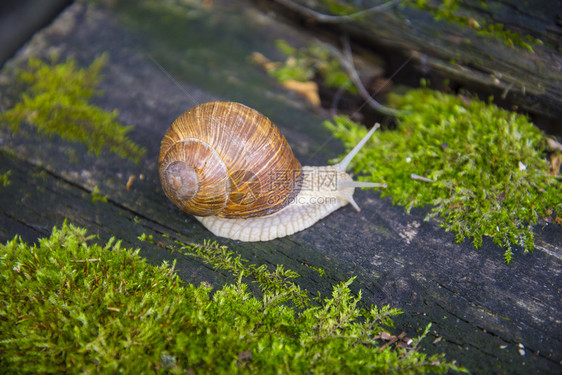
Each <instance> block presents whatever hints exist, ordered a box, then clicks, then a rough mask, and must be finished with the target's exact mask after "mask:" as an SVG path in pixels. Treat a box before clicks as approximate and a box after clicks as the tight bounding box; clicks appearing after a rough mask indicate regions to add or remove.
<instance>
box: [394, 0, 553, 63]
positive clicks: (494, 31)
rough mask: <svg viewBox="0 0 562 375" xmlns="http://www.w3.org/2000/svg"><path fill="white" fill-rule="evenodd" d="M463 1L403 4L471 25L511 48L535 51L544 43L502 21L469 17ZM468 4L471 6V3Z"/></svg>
mask: <svg viewBox="0 0 562 375" xmlns="http://www.w3.org/2000/svg"><path fill="white" fill-rule="evenodd" d="M462 3H463V0H441V1H437V2H435V1H429V0H405V1H404V2H403V4H406V5H410V6H413V7H416V8H418V9H422V10H424V11H427V12H429V13H431V14H432V15H433V17H434V18H435V19H436V20H446V21H448V22H452V23H456V24H458V25H461V26H464V27H469V28H471V29H474V30H476V32H477V33H478V34H479V35H486V36H490V37H496V38H501V39H503V41H504V42H505V45H506V46H508V47H511V48H514V47H516V46H517V47H521V48H524V49H526V50H528V51H529V52H532V53H534V52H535V51H534V49H533V47H534V46H537V45H542V44H543V42H542V40H540V39H537V38H533V37H532V36H530V35H522V34H519V33H516V32H514V31H511V30H508V29H506V28H505V27H504V25H502V24H501V23H497V22H486V21H485V20H483V19H481V20H476V19H475V18H473V17H467V16H466V15H464V14H463V12H462V11H459V8H460V5H461V4H462ZM479 3H480V5H481V6H483V7H487V5H486V2H485V1H479ZM466 6H467V7H471V5H469V4H467V5H466Z"/></svg>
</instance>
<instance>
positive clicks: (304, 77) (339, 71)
mask: <svg viewBox="0 0 562 375" xmlns="http://www.w3.org/2000/svg"><path fill="white" fill-rule="evenodd" d="M277 48H278V49H279V50H280V51H281V52H283V53H284V54H285V55H287V60H285V62H284V63H282V64H280V65H279V66H275V67H273V68H272V69H270V70H268V73H269V74H270V75H272V76H273V77H275V78H276V79H277V80H278V81H280V82H285V81H289V80H294V81H300V82H306V81H311V80H313V79H315V78H316V77H318V78H319V79H320V80H321V81H322V83H323V84H324V85H325V86H326V87H331V88H335V89H340V88H343V89H345V90H347V91H349V92H350V93H352V94H356V93H357V89H356V87H355V85H354V84H353V82H352V81H351V79H350V78H349V77H348V75H347V74H346V72H345V71H344V69H343V67H342V66H341V63H340V62H339V60H338V59H336V58H335V57H333V56H332V55H331V54H330V51H328V50H327V49H326V48H323V47H321V46H315V45H312V46H310V47H307V48H294V47H292V46H290V45H289V44H287V42H285V41H284V40H278V41H277Z"/></svg>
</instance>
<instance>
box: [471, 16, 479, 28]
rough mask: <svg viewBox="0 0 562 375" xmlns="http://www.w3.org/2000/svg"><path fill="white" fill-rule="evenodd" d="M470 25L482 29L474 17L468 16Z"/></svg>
mask: <svg viewBox="0 0 562 375" xmlns="http://www.w3.org/2000/svg"><path fill="white" fill-rule="evenodd" d="M468 26H470V27H473V28H475V29H480V24H479V23H478V21H476V20H475V19H474V18H472V17H468Z"/></svg>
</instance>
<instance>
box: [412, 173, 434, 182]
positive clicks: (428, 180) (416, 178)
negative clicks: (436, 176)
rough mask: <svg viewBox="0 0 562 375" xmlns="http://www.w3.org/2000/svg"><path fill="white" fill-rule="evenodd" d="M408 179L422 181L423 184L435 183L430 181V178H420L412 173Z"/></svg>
mask: <svg viewBox="0 0 562 375" xmlns="http://www.w3.org/2000/svg"><path fill="white" fill-rule="evenodd" d="M410 178H412V179H413V180H419V181H424V182H435V180H432V179H431V178H427V177H424V176H420V175H417V174H415V173H412V174H411V175H410Z"/></svg>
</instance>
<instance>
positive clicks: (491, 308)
mask: <svg viewBox="0 0 562 375" xmlns="http://www.w3.org/2000/svg"><path fill="white" fill-rule="evenodd" d="M182 12H183V13H182ZM279 38H283V39H286V40H300V41H301V42H302V41H303V40H307V39H308V38H309V36H308V35H306V34H302V32H300V31H298V30H297V29H295V28H294V27H292V26H291V25H289V24H284V23H282V22H279V21H276V20H275V19H272V18H270V17H269V16H268V15H267V14H264V13H261V12H260V11H258V10H256V9H254V8H251V7H249V3H246V2H244V1H234V2H228V5H224V3H222V2H217V1H215V6H214V7H213V8H210V9H206V8H196V9H182V8H181V7H180V8H178V9H166V8H162V9H158V10H155V9H152V8H143V7H142V6H140V5H126V4H125V5H117V6H115V7H113V8H111V7H110V8H106V7H104V6H97V5H87V4H84V3H75V4H74V5H72V6H71V7H69V8H68V9H67V10H66V11H65V12H64V13H63V14H62V15H61V16H60V17H58V18H57V19H56V20H55V22H54V23H53V24H52V25H50V26H49V27H47V28H46V29H44V30H43V31H41V32H40V33H38V34H37V35H36V36H35V37H34V38H33V40H32V41H31V42H30V43H28V44H27V45H26V46H25V47H24V48H23V49H21V50H20V52H19V53H18V55H17V56H16V57H15V58H14V59H13V60H11V61H10V62H9V63H8V64H7V65H6V66H5V67H4V69H3V70H2V72H1V75H0V92H1V93H2V101H1V102H0V105H1V109H5V108H7V107H9V106H10V105H12V104H13V101H14V100H15V99H17V92H16V86H17V85H16V84H15V83H14V76H13V68H14V67H18V66H23V65H24V64H25V62H26V60H27V58H28V57H29V56H32V55H33V56H39V57H46V56H48V55H49V54H50V53H52V52H53V51H56V52H57V53H59V54H60V55H61V57H62V59H61V60H64V58H66V57H73V58H75V59H77V60H78V61H79V62H80V64H82V65H84V66H86V65H88V64H90V63H91V61H92V60H93V59H94V58H95V57H96V56H99V55H100V54H101V53H103V52H105V51H107V52H108V53H109V62H108V65H107V67H106V68H105V69H104V71H103V73H104V79H103V81H102V83H101V87H100V88H101V90H103V94H102V95H101V96H99V97H97V98H96V99H95V103H96V104H97V105H100V106H101V107H103V108H105V109H107V110H113V109H115V108H116V109H118V110H119V113H120V115H119V118H120V120H121V122H123V123H126V124H134V125H135V129H134V130H133V132H132V133H131V138H132V139H133V140H134V141H136V142H137V143H139V144H140V145H142V146H143V147H145V148H146V149H147V153H146V155H145V156H144V157H143V158H142V159H141V161H140V162H139V163H138V164H135V163H133V162H128V161H124V160H122V159H119V158H118V157H116V156H114V155H112V154H109V153H107V152H103V153H102V154H101V155H100V156H99V157H95V156H94V155H92V154H88V153H86V150H85V148H84V147H83V146H81V145H79V144H74V143H71V142H66V141H63V140H61V139H59V138H57V137H53V138H47V137H44V136H42V135H39V134H37V133H36V131H35V130H34V129H32V128H30V127H29V126H26V125H24V126H22V129H21V130H20V132H19V133H18V134H16V135H13V134H11V133H10V131H9V130H8V129H7V128H5V127H0V172H5V171H6V170H11V171H12V174H11V177H10V179H11V180H12V184H11V185H10V186H8V187H5V188H1V190H0V241H2V242H4V241H6V240H8V239H11V238H13V236H14V235H16V234H19V235H20V236H22V237H23V238H24V239H25V240H28V241H35V240H36V239H37V238H38V237H42V236H46V235H48V234H49V232H50V230H51V228H52V226H53V225H60V224H61V223H62V221H63V220H64V219H65V218H68V220H69V221H70V222H72V223H74V224H76V225H80V226H85V227H87V228H88V229H89V231H90V233H95V234H99V236H100V238H101V240H105V239H107V238H109V237H111V236H116V237H118V238H121V239H123V242H124V245H126V246H130V247H133V248H138V247H140V248H141V254H142V255H143V256H145V257H146V258H147V259H148V261H149V262H151V263H153V264H159V263H161V262H162V260H168V261H170V260H172V259H177V261H178V264H177V266H176V269H177V270H178V272H179V274H180V275H181V277H182V278H183V279H184V280H186V281H190V282H195V283H198V282H201V281H204V280H205V281H210V282H211V283H214V284H215V285H220V284H221V283H223V282H225V281H229V280H230V278H229V276H228V275H226V274H223V273H222V272H216V271H214V270H212V269H210V268H209V267H208V266H205V265H204V264H202V263H200V262H198V261H196V260H193V259H191V258H187V257H182V256H180V255H177V254H173V255H172V254H170V252H168V251H166V250H164V249H162V248H160V247H158V246H156V245H150V244H147V243H144V242H140V241H139V240H138V239H137V237H138V236H139V235H141V234H142V233H146V234H152V235H154V236H155V238H156V239H158V238H161V237H160V236H161V235H162V234H167V235H169V236H171V237H172V238H173V239H178V240H182V241H188V242H201V241H202V240H204V239H216V240H217V241H219V242H220V243H222V244H225V245H227V246H229V248H230V249H232V250H234V251H236V252H239V253H240V254H242V256H243V257H244V258H246V259H249V260H250V261H252V262H255V263H258V264H263V263H265V264H272V265H273V264H283V265H285V266H286V267H287V268H290V269H293V270H295V271H297V272H299V273H300V274H301V275H303V277H302V278H301V280H302V285H303V287H305V288H307V289H309V290H311V291H320V292H321V293H322V294H323V295H326V294H328V293H329V292H330V290H331V285H332V284H333V283H335V282H339V281H342V280H347V279H348V278H350V277H352V276H357V279H356V281H355V283H354V284H353V285H352V286H353V289H354V290H355V291H358V290H362V293H363V299H364V301H365V302H366V303H367V304H376V305H383V304H391V305H392V306H394V307H400V308H402V309H403V310H404V311H405V314H403V315H402V316H400V317H399V318H397V319H396V325H397V329H398V330H402V329H403V330H406V331H407V333H408V334H409V335H411V336H415V335H416V334H418V333H419V330H420V329H421V328H423V327H425V325H426V324H427V323H428V322H432V323H433V326H432V331H431V335H430V337H429V338H428V339H427V341H426V343H425V350H426V351H428V352H445V353H446V354H447V359H449V360H453V359H456V360H457V361H458V363H460V364H461V365H464V366H467V367H468V368H469V369H470V370H472V371H473V373H478V374H482V373H491V374H494V373H504V374H507V373H510V374H532V373H536V374H539V373H553V374H554V373H559V372H560V371H561V369H562V368H561V365H560V363H561V361H562V350H561V348H562V343H561V340H562V326H561V321H562V313H561V311H562V303H561V295H562V293H561V292H562V291H561V286H562V285H561V278H560V273H561V271H562V229H561V228H560V227H559V226H552V225H544V223H542V224H541V225H539V226H538V227H537V228H536V231H537V242H536V243H537V248H536V250H535V252H534V253H533V254H522V253H521V252H520V251H518V252H516V254H515V256H514V259H513V261H512V263H511V264H510V265H506V264H505V263H504V262H503V260H502V254H503V250H501V249H499V248H498V247H497V246H496V245H494V244H493V243H492V242H491V241H489V240H485V241H484V245H483V247H482V249H480V250H478V251H476V250H474V248H473V247H472V245H471V243H470V242H469V241H465V242H463V243H460V244H457V243H455V241H454V235H453V234H451V233H447V232H445V231H444V230H443V229H442V228H440V227H439V223H438V222H436V221H430V222H424V220H423V219H424V217H425V214H426V212H427V211H426V210H424V209H416V210H413V212H412V213H411V214H406V213H405V212H404V210H403V209H402V208H401V207H395V206H392V204H391V200H390V199H388V198H385V199H381V198H380V197H379V194H378V193H376V192H373V191H358V192H356V196H355V198H356V201H357V202H358V204H359V205H360V206H361V208H362V211H361V212H360V213H357V212H355V211H354V210H353V209H352V208H351V207H345V208H343V209H341V210H339V211H337V212H336V213H334V214H332V215H331V216H329V217H327V218H326V219H324V220H322V221H321V222H320V223H318V224H317V225H315V226H314V227H312V228H310V229H308V230H306V231H303V232H300V233H297V234H295V235H293V236H289V237H286V238H283V239H279V240H274V241H270V242H264V243H240V242H237V241H230V240H227V239H222V238H214V237H213V236H212V235H211V234H210V233H209V232H207V231H206V230H205V229H204V228H203V227H202V226H201V225H200V224H199V223H198V222H197V221H196V220H194V219H193V218H191V217H190V216H189V215H187V214H184V213H182V212H180V211H179V210H178V209H176V208H175V207H173V206H172V204H171V203H170V202H169V201H168V200H167V199H166V197H165V196H164V194H163V193H162V190H161V187H160V183H159V181H158V176H157V165H156V162H157V154H158V148H159V143H160V139H161V137H162V135H163V134H164V132H165V130H166V128H167V127H168V126H169V124H170V123H171V122H172V121H173V120H174V119H175V118H176V117H177V116H178V115H179V114H181V113H182V112H183V111H185V110H186V109H187V108H189V107H191V106H193V105H195V104H197V103H200V102H204V101H207V100H213V99H224V100H235V101H239V102H243V103H245V104H247V105H250V106H252V107H254V108H256V109H258V110H259V111H261V112H262V113H264V114H266V115H267V116H269V117H270V118H271V119H272V120H273V121H274V122H275V123H276V124H277V125H278V126H279V127H280V128H281V130H282V132H283V133H284V134H285V135H286V137H287V139H288V141H289V143H290V144H291V145H292V147H293V150H294V152H295V154H296V155H297V157H298V158H299V160H301V162H302V163H304V164H312V165H319V164H322V163H326V161H327V160H329V159H331V158H335V157H337V156H338V155H339V154H340V153H341V152H342V147H341V145H340V144H339V143H338V142H337V141H336V140H333V139H331V137H330V134H329V133H328V132H327V131H326V130H325V129H324V128H323V127H322V121H323V119H325V118H326V116H327V115H326V114H325V113H324V112H322V111H321V110H318V109H313V108H310V107H309V106H308V105H306V104H305V103H303V101H302V100H301V99H300V98H299V97H298V96H297V95H295V94H293V93H290V92H287V91H284V90H283V89H281V88H280V87H279V86H278V85H277V84H276V83H275V81H274V80H273V79H271V78H269V77H267V75H265V74H264V73H263V72H262V71H260V70H259V68H257V67H256V66H255V65H253V64H251V63H250V62H249V56H250V55H251V53H252V52H253V51H259V52H261V53H264V54H266V55H270V54H275V53H277V52H275V47H274V41H275V40H276V39H279ZM201 39H202V40H201ZM170 76H171V77H173V79H171V78H170ZM141 174H142V175H143V176H144V179H141V178H140V177H139V176H140V175H141ZM131 175H135V176H137V179H136V181H135V182H134V183H133V185H132V189H131V190H130V191H127V189H126V183H127V180H128V178H129V176H131ZM96 186H97V187H98V188H99V189H100V192H101V193H102V194H103V195H105V196H107V202H100V201H97V202H93V201H92V191H93V190H94V188H95V187H96ZM309 266H314V267H320V268H323V269H325V270H326V276H325V277H320V276H319V275H318V274H317V273H316V272H314V271H313V270H312V269H311V268H310V267H309ZM437 337H441V338H442V339H441V341H439V342H436V343H435V344H433V343H432V342H433V340H434V339H436V338H437ZM520 344H521V345H522V346H524V348H525V349H524V350H525V355H521V353H520V352H519V349H520V347H519V345H520Z"/></svg>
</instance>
